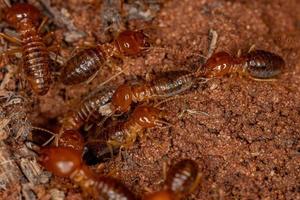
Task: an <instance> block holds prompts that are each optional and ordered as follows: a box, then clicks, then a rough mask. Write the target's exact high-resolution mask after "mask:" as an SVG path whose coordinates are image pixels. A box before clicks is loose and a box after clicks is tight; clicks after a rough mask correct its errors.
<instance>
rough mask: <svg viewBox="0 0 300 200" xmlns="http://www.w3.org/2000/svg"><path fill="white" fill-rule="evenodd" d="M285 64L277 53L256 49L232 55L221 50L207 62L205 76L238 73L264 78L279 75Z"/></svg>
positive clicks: (253, 77) (258, 78)
mask: <svg viewBox="0 0 300 200" xmlns="http://www.w3.org/2000/svg"><path fill="white" fill-rule="evenodd" d="M284 66H285V62H284V60H283V59H282V58H281V57H280V56H279V55H277V54H274V53H271V52H268V51H264V50H254V51H250V52H248V53H246V54H244V55H241V56H232V55H230V54H228V53H227V52H224V51H221V52H217V53H214V54H213V55H212V56H211V57H210V58H209V59H208V60H207V61H206V63H205V65H204V67H203V69H204V76H205V77H208V78H214V77H222V76H224V75H226V74H232V73H238V74H241V75H244V76H247V77H249V78H251V79H257V80H264V79H270V78H273V77H276V76H278V75H279V74H280V73H281V72H282V70H283V68H284Z"/></svg>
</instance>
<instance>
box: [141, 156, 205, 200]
mask: <svg viewBox="0 0 300 200" xmlns="http://www.w3.org/2000/svg"><path fill="white" fill-rule="evenodd" d="M199 182H200V173H199V170H198V165H197V163H196V162H195V161H193V160H189V159H184V160H181V161H179V162H178V163H176V164H175V165H174V166H173V167H172V168H171V169H170V171H169V172H168V174H167V180H166V181H165V185H164V189H163V190H161V191H158V192H155V193H153V194H150V195H147V196H146V197H145V198H144V199H145V200H180V199H185V198H186V196H187V195H188V194H190V193H191V192H193V191H194V190H195V189H196V187H197V186H198V184H199Z"/></svg>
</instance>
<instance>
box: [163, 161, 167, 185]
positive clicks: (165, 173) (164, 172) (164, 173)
mask: <svg viewBox="0 0 300 200" xmlns="http://www.w3.org/2000/svg"><path fill="white" fill-rule="evenodd" d="M167 168H168V163H167V161H166V160H164V161H163V168H162V171H163V179H164V181H166V180H167V174H168V170H167Z"/></svg>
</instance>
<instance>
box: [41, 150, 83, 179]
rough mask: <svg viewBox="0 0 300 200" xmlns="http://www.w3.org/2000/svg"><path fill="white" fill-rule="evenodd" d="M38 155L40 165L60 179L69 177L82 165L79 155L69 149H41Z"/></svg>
mask: <svg viewBox="0 0 300 200" xmlns="http://www.w3.org/2000/svg"><path fill="white" fill-rule="evenodd" d="M39 155H40V156H39V162H40V164H41V165H42V166H44V167H45V168H46V169H47V170H48V171H50V172H52V173H53V174H54V175H56V176H60V177H69V176H70V175H71V174H72V173H73V172H74V171H75V170H76V169H79V168H80V167H81V165H82V160H81V153H80V152H79V151H76V150H75V149H72V148H70V147H46V148H42V149H41V150H40V151H39Z"/></svg>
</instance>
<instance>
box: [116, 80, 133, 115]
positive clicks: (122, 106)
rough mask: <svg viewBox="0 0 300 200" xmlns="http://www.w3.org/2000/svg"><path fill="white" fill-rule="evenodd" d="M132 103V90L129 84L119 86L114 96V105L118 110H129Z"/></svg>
mask: <svg viewBox="0 0 300 200" xmlns="http://www.w3.org/2000/svg"><path fill="white" fill-rule="evenodd" d="M131 103H132V92H131V87H130V86H129V85H126V84H123V85H121V86H119V87H118V88H117V89H116V91H115V93H114V94H113V96H112V105H113V107H114V109H115V110H116V111H119V112H127V111H128V110H129V108H130V105H131Z"/></svg>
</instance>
